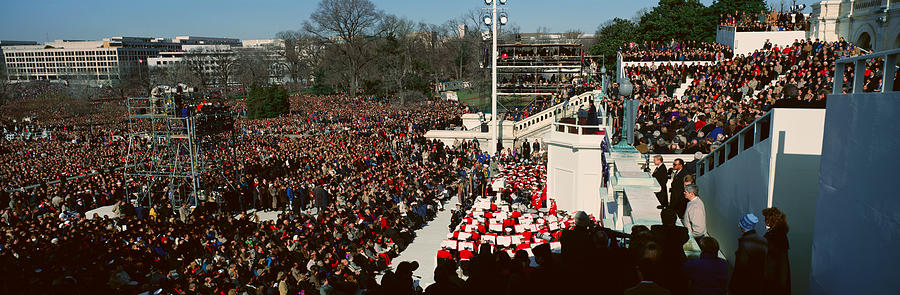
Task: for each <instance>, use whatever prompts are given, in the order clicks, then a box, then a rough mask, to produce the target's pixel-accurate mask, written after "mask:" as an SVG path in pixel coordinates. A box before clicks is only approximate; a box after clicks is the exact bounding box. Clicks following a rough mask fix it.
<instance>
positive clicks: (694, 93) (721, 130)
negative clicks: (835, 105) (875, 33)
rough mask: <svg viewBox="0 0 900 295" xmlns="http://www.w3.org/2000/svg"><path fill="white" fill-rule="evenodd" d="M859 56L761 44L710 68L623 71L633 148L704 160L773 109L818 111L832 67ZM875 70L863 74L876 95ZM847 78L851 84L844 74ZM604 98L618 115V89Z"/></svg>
mask: <svg viewBox="0 0 900 295" xmlns="http://www.w3.org/2000/svg"><path fill="white" fill-rule="evenodd" d="M858 54H860V50H859V49H858V48H857V47H856V46H854V45H853V44H851V43H847V42H844V41H843V40H840V41H836V42H823V41H818V40H815V41H813V40H798V41H796V42H794V43H793V44H791V45H790V46H777V45H772V44H768V43H767V44H766V45H765V47H764V48H762V49H760V50H757V51H755V52H753V53H752V54H749V55H739V56H737V57H735V58H732V59H728V60H723V61H720V62H716V63H713V64H710V65H673V64H662V65H654V66H635V67H626V68H625V71H626V75H628V76H629V77H630V78H631V82H632V83H633V84H634V90H633V97H634V98H635V99H639V100H640V101H641V107H640V109H639V111H638V118H637V121H636V122H637V125H636V139H637V140H636V142H635V144H636V147H637V148H638V150H640V151H641V152H644V153H646V152H654V153H665V154H669V153H687V154H692V153H695V152H698V151H699V152H702V153H708V152H709V151H710V150H712V149H715V148H716V147H717V146H718V145H721V143H722V142H724V141H725V140H727V139H728V138H729V137H730V136H732V135H734V134H735V133H736V132H737V131H740V130H741V129H742V128H743V127H744V126H747V125H748V124H749V123H751V122H753V121H754V120H755V119H756V118H758V117H759V116H761V115H762V114H764V113H765V112H767V111H768V110H770V109H771V108H773V107H781V106H784V107H824V105H825V96H826V93H829V92H830V91H831V87H832V85H833V83H832V77H833V76H834V73H833V71H834V62H835V60H836V59H837V58H839V57H842V56H852V55H858ZM880 65H881V64H879V63H878V62H877V61H873V62H870V67H871V68H870V70H867V71H866V72H865V73H866V75H867V76H866V78H867V84H866V85H867V87H869V88H868V89H869V90H872V91H874V90H875V89H880V88H879V87H880V86H879V85H880V81H881V78H880V77H879V76H878V75H879V73H880V72H881V70H880V69H878V67H879V66H880ZM848 75H850V76H848ZM845 77H847V78H845V81H851V80H850V79H852V72H851V71H850V69H848V70H847V72H846V73H845ZM688 79H691V80H690V83H689V84H687V85H685V86H686V88H685V91H684V94H683V95H682V96H680V97H676V96H675V95H674V92H675V89H676V88H678V87H681V86H682V84H683V83H685V82H687V81H688ZM849 84H850V83H845V85H844V87H845V88H844V90H843V91H847V89H848V88H847V87H849V86H850V85H849ZM610 91H611V92H610V93H611V95H612V96H613V99H611V100H610V101H608V102H607V104H608V105H607V109H609V110H611V111H612V112H613V113H614V114H619V115H621V114H622V112H623V109H624V107H623V100H622V98H621V97H618V85H617V84H616V85H613V87H611V88H610ZM616 123H617V124H619V125H617V128H620V127H621V125H620V124H621V123H620V122H616Z"/></svg>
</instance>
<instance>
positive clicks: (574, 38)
mask: <svg viewBox="0 0 900 295" xmlns="http://www.w3.org/2000/svg"><path fill="white" fill-rule="evenodd" d="M582 35H584V32H582V31H581V30H578V29H573V30H568V31H566V32H565V33H563V36H564V37H565V38H566V40H568V42H570V43H577V42H578V39H580V38H581V36H582Z"/></svg>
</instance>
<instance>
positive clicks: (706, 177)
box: [697, 109, 826, 294]
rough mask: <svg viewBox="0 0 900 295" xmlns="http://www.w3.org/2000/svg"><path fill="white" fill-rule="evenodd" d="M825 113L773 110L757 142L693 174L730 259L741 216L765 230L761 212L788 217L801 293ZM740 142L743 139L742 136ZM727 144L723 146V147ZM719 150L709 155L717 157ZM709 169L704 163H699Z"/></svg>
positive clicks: (807, 269) (712, 226)
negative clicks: (767, 132) (776, 211)
mask: <svg viewBox="0 0 900 295" xmlns="http://www.w3.org/2000/svg"><path fill="white" fill-rule="evenodd" d="M825 114H826V111H825V110H822V109H775V110H773V111H772V113H771V114H770V115H771V117H770V118H771V126H772V127H771V132H770V136H769V138H768V139H765V140H762V141H760V142H759V143H757V144H755V145H753V146H752V147H750V148H749V149H747V150H742V151H739V153H738V154H737V156H735V157H733V158H731V159H727V160H726V161H725V162H724V163H721V165H720V166H719V162H718V161H717V162H716V163H717V166H716V167H715V168H714V169H713V170H712V171H707V172H705V173H704V174H703V175H702V176H700V177H698V179H697V184H698V186H699V187H700V198H701V199H702V200H703V203H704V204H705V205H706V218H707V225H708V227H709V228H708V229H709V233H710V235H711V236H713V237H715V238H716V239H717V240H718V241H719V244H720V245H721V249H722V253H724V254H725V256H726V257H727V259H728V260H729V261H734V260H733V259H734V251H735V250H736V247H737V239H738V237H740V235H741V231H740V230H739V229H738V227H737V224H738V221H739V220H740V218H741V216H743V215H744V214H747V213H753V214H755V215H756V216H757V217H759V218H760V221H761V222H760V224H758V225H757V227H756V230H757V232H759V233H760V234H762V233H764V232H765V224H764V223H763V222H762V221H763V217H762V210H763V209H765V208H768V207H772V206H775V207H778V208H779V209H781V210H782V211H784V212H785V214H787V216H788V224H789V225H790V229H791V230H790V232H789V234H788V240H789V241H790V244H791V250H790V252H789V256H790V262H791V279H792V284H791V288H792V289H793V292H794V293H797V294H806V293H807V283H806V282H807V281H808V280H809V274H810V261H811V260H810V259H811V258H810V249H811V248H812V233H813V223H814V219H815V216H816V211H815V210H814V209H813V208H812V204H815V202H816V200H817V199H818V187H817V185H816V182H817V179H818V170H819V162H820V159H821V155H822V135H823V129H824V128H825ZM745 140H747V139H746V138H745ZM728 143H729V142H726V144H725V145H723V147H725V149H728ZM720 152H723V150H722V149H720V150H717V151H715V152H714V153H710V156H709V157H708V158H705V160H709V159H718V157H719V153H720ZM701 163H702V164H703V165H704V167H703V169H704V170H705V169H708V166H706V165H707V163H706V162H705V161H704V162H701Z"/></svg>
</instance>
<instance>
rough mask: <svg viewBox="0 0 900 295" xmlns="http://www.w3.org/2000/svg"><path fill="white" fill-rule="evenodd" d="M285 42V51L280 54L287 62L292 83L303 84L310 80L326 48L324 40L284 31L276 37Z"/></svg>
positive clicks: (298, 32) (309, 35) (305, 34)
mask: <svg viewBox="0 0 900 295" xmlns="http://www.w3.org/2000/svg"><path fill="white" fill-rule="evenodd" d="M276 36H277V37H278V38H279V39H281V40H282V41H284V50H279V51H278V54H280V55H281V57H282V58H283V59H284V60H285V62H286V69H287V72H288V75H289V76H290V80H291V81H290V82H292V83H301V82H304V81H307V80H309V79H310V77H311V76H312V75H313V73H314V69H315V68H316V67H317V66H318V61H319V60H321V58H322V51H323V50H324V48H325V43H324V42H323V39H320V38H316V37H315V36H314V35H311V34H309V33H306V32H304V31H283V32H279V33H278V34H277V35H276Z"/></svg>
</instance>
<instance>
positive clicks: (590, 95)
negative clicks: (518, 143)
mask: <svg viewBox="0 0 900 295" xmlns="http://www.w3.org/2000/svg"><path fill="white" fill-rule="evenodd" d="M594 95H595V94H594V92H593V91H591V92H585V93H582V94H579V95H577V96H573V97H572V98H570V99H569V102H568V103H565V102H561V103H558V104H556V105H554V106H552V107H549V108H547V109H546V110H543V111H540V112H538V113H537V114H534V115H532V116H528V118H525V119H523V120H521V121H519V122H516V124H515V125H513V132H514V133H515V134H516V137H519V134H528V133H530V132H531V131H533V130H534V129H535V128H543V127H546V126H547V125H549V124H550V123H544V124H541V123H543V122H553V121H555V120H556V118H558V117H562V116H565V115H566V114H568V113H569V111H571V110H572V109H575V110H577V109H578V108H580V107H581V106H583V105H585V104H588V103H589V102H590V101H591V100H593V99H594Z"/></svg>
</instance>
